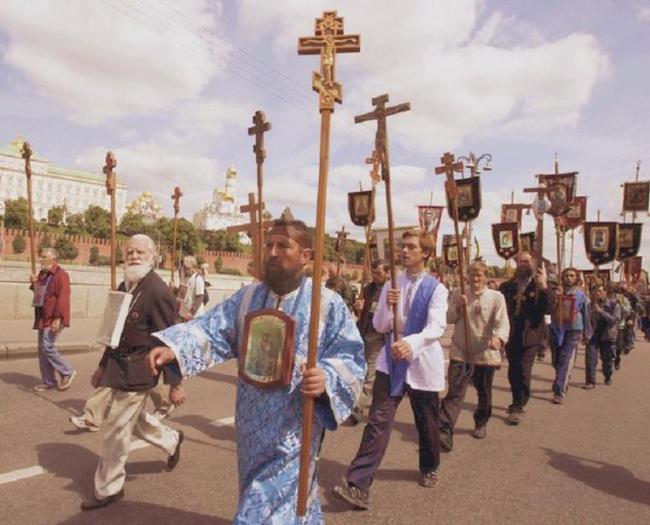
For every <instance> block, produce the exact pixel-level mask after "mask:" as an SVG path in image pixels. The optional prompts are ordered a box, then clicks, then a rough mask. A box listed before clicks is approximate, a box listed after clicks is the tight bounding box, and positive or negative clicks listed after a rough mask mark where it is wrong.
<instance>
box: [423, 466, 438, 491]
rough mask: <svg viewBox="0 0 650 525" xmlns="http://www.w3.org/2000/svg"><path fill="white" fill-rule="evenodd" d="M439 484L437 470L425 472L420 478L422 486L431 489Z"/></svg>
mask: <svg viewBox="0 0 650 525" xmlns="http://www.w3.org/2000/svg"><path fill="white" fill-rule="evenodd" d="M436 483H438V474H437V472H436V471H435V470H432V471H430V472H425V473H424V474H422V477H421V478H420V486H422V487H424V488H427V489H430V488H432V487H435V485H436Z"/></svg>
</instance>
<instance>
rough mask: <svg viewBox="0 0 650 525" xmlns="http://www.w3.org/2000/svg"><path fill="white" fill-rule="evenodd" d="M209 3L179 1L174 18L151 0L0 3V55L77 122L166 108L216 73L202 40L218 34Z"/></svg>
mask: <svg viewBox="0 0 650 525" xmlns="http://www.w3.org/2000/svg"><path fill="white" fill-rule="evenodd" d="M214 5H215V4H213V3H212V2H208V1H207V0H192V1H190V2H184V3H183V11H182V13H180V14H181V15H182V16H179V15H178V14H176V13H177V12H175V10H174V8H173V7H170V6H169V5H167V4H162V3H159V2H154V1H151V0H149V1H144V0H143V1H141V2H128V3H127V2H125V3H120V2H115V1H114V0H107V1H106V2H88V1H85V0H77V1H70V2H66V3H65V7H63V6H62V4H61V3H60V2H57V1H55V0H41V1H40V2H38V5H31V8H30V9H27V8H26V6H25V2H23V1H22V0H4V1H3V2H2V3H0V25H1V26H2V29H3V30H4V31H5V32H6V33H7V35H8V36H9V41H8V44H7V46H6V49H5V50H4V53H3V57H2V58H3V61H4V62H5V64H7V65H9V66H11V67H13V68H15V69H16V70H18V71H20V72H21V73H22V74H23V75H24V76H25V77H26V78H27V79H28V80H29V81H30V82H32V83H33V84H34V85H35V86H36V87H37V89H38V90H39V91H40V92H42V93H43V94H45V95H46V96H48V97H50V98H52V99H54V100H55V101H57V102H58V103H59V104H60V105H62V106H63V107H65V108H66V109H67V110H68V111H70V112H71V113H72V118H73V119H74V120H75V121H77V122H79V123H82V124H97V123H101V122H103V121H105V120H109V119H117V118H120V117H123V116H131V115H134V114H147V113H151V112H155V111H164V110H166V109H168V108H170V106H171V105H172V104H173V103H175V102H178V101H180V100H185V99H189V98H192V97H195V96H197V95H198V94H199V93H200V92H201V91H202V90H203V89H204V88H205V87H206V85H207V84H208V82H209V80H210V79H211V78H212V77H213V76H214V75H215V74H216V73H217V72H218V71H219V70H220V66H219V65H218V64H217V62H216V61H215V56H214V53H215V49H214V46H213V47H209V46H210V45H211V44H209V43H206V42H209V41H208V40H206V35H207V34H208V33H210V32H213V31H216V29H217V28H216V27H215V26H216V23H215V21H214V20H215V17H214V16H213V15H214V13H213V7H210V6H214ZM218 5H219V4H216V6H217V7H218ZM216 10H217V15H218V14H219V13H218V11H219V9H216ZM219 52H221V53H226V54H227V50H226V49H220V50H219Z"/></svg>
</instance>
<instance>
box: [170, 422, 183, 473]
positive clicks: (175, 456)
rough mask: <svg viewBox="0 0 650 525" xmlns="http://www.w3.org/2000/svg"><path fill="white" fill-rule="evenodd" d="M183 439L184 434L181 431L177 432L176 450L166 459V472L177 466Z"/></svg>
mask: <svg viewBox="0 0 650 525" xmlns="http://www.w3.org/2000/svg"><path fill="white" fill-rule="evenodd" d="M184 439H185V434H184V433H183V431H182V430H179V431H178V443H177V444H176V449H175V450H174V453H173V454H172V455H171V456H168V457H167V470H169V471H172V470H174V469H175V468H176V465H178V461H179V460H180V459H181V445H182V444H183V440H184Z"/></svg>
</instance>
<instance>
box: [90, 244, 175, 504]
mask: <svg viewBox="0 0 650 525" xmlns="http://www.w3.org/2000/svg"><path fill="white" fill-rule="evenodd" d="M154 256H155V245H154V243H153V241H152V240H151V239H150V238H149V237H147V236H146V235H134V236H133V237H131V238H130V239H129V241H128V242H127V244H126V262H125V268H124V281H123V282H122V283H121V284H120V286H119V290H120V291H122V292H127V293H130V294H132V295H133V299H132V301H131V304H130V307H129V313H128V315H127V318H126V322H125V324H124V330H123V332H122V336H121V338H120V343H119V345H118V347H117V348H115V349H111V348H106V350H105V351H104V355H103V356H102V358H101V361H100V362H99V366H98V368H97V370H96V371H95V373H94V374H93V376H92V378H91V383H92V385H93V386H94V387H95V388H96V387H98V386H103V387H109V388H110V389H111V402H110V409H109V412H108V414H106V418H105V420H104V423H103V428H102V430H103V436H102V442H103V443H102V445H103V447H102V454H101V458H100V460H99V465H98V466H97V470H96V472H95V494H94V497H93V498H92V499H90V500H87V501H84V502H83V503H82V504H81V508H82V509H83V510H93V509H97V508H100V507H105V506H106V505H108V504H110V503H112V502H114V501H117V500H119V499H121V498H122V497H123V496H124V488H123V487H124V480H125V477H126V472H125V469H124V467H125V464H126V460H127V457H128V453H129V445H130V443H131V437H132V435H134V434H135V435H136V436H137V437H138V438H140V439H143V440H145V441H146V442H147V443H149V444H151V445H155V446H157V447H158V448H161V449H163V450H164V451H165V452H167V454H168V459H167V467H168V469H169V470H172V469H173V468H174V467H175V466H176V464H177V463H178V460H179V458H180V448H181V443H182V442H183V432H182V431H176V430H173V429H171V428H168V427H166V426H165V425H163V424H162V423H161V422H160V421H159V420H158V419H156V418H155V417H153V416H152V415H151V414H148V413H147V412H145V411H144V406H145V402H146V400H147V397H148V396H149V391H150V390H151V389H152V388H154V387H155V386H156V384H157V383H158V380H159V375H156V376H152V375H151V374H150V372H149V371H148V369H147V365H146V358H147V355H148V354H149V352H150V351H151V349H152V348H154V347H155V346H160V345H161V342H160V341H159V340H158V339H156V338H155V337H153V336H152V335H151V334H152V333H154V332H156V331H158V330H163V329H165V328H168V327H169V326H171V325H173V324H174V322H175V318H176V298H175V297H174V295H173V294H172V293H171V291H170V290H169V288H168V287H167V286H166V285H165V283H164V282H163V280H162V279H161V278H160V277H159V276H158V274H156V272H155V271H154V270H153V259H154ZM162 372H163V374H164V376H165V383H167V384H170V385H172V386H171V388H170V393H169V396H170V400H171V402H172V403H174V404H182V403H183V401H184V399H185V395H184V393H183V390H182V387H181V385H180V383H181V379H182V378H181V375H180V370H179V369H178V366H177V365H175V364H170V365H168V366H165V367H163V369H162Z"/></svg>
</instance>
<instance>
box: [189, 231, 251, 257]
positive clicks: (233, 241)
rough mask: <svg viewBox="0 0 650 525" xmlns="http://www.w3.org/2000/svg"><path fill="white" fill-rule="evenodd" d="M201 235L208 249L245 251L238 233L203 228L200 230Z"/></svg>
mask: <svg viewBox="0 0 650 525" xmlns="http://www.w3.org/2000/svg"><path fill="white" fill-rule="evenodd" d="M199 237H200V239H201V240H202V241H203V242H204V243H205V245H206V248H207V249H208V250H212V251H215V252H218V251H225V252H236V253H242V252H244V251H245V250H244V245H243V244H242V243H241V241H240V240H239V234H238V233H234V232H230V233H228V232H227V231H226V230H203V231H201V232H199Z"/></svg>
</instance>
